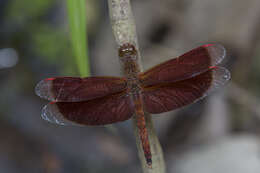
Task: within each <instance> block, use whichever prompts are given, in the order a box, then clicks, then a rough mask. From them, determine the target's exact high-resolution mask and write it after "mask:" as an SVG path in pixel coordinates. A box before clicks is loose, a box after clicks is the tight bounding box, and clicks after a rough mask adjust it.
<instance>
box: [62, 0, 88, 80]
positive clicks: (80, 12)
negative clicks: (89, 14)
mask: <svg viewBox="0 0 260 173" xmlns="http://www.w3.org/2000/svg"><path fill="white" fill-rule="evenodd" d="M67 9H68V19H69V26H70V35H71V41H72V48H73V51H74V54H75V58H76V64H77V66H78V70H79V74H80V76H82V77H86V76H89V75H90V67H89V60H88V46H87V21H86V0H67Z"/></svg>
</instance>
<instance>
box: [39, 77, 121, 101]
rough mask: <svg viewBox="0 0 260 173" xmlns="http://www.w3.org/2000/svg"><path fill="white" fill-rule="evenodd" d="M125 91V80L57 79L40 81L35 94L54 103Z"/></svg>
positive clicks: (103, 78) (102, 78)
mask: <svg viewBox="0 0 260 173" xmlns="http://www.w3.org/2000/svg"><path fill="white" fill-rule="evenodd" d="M124 89H126V80H125V79H124V78H117V77H87V78H79V77H57V78H48V79H44V80H42V81H40V82H39V83H38V84H37V86H36V88H35V92H36V94H37V95H38V96H40V97H41V98H44V99H47V100H50V101H55V102H79V101H85V100H91V99H95V98H99V97H103V96H106V95H108V94H113V93H117V92H120V91H123V90H124Z"/></svg>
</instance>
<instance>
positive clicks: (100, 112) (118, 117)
mask: <svg viewBox="0 0 260 173" xmlns="http://www.w3.org/2000/svg"><path fill="white" fill-rule="evenodd" d="M133 113H134V105H133V103H132V101H131V99H130V96H128V95H126V94H125V93H124V92H123V93H119V94H114V95H110V96H106V97H102V98H97V99H93V100H88V101H83V102H52V103H49V104H48V105H46V106H45V107H44V108H43V111H42V118H43V119H45V120H47V121H49V122H52V123H56V124H60V125H75V124H80V125H105V124H111V123H115V122H119V121H125V120H128V119H129V118H130V117H131V116H132V115H133Z"/></svg>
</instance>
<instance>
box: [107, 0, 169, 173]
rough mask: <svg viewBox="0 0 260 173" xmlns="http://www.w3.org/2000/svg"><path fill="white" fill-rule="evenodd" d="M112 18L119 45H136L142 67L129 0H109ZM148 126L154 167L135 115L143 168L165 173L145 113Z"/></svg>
mask: <svg viewBox="0 0 260 173" xmlns="http://www.w3.org/2000/svg"><path fill="white" fill-rule="evenodd" d="M108 3H109V12H110V20H111V25H112V29H113V33H114V36H115V40H116V43H117V44H118V46H120V45H123V44H125V43H130V44H133V45H135V47H136V49H137V52H138V56H139V62H138V65H139V67H140V69H141V71H143V69H142V64H141V56H140V52H139V49H138V42H137V34H136V27H135V22H134V17H133V14H132V10H131V5H130V1H129V0H108ZM145 116H146V117H145V119H146V128H147V132H148V136H149V142H150V147H151V152H152V162H153V164H152V168H149V167H148V166H147V164H146V160H145V157H144V152H143V149H142V145H141V140H140V136H139V129H138V127H137V122H136V117H135V116H134V117H133V126H134V133H135V137H136V144H137V149H138V155H139V158H140V161H141V164H142V169H143V172H144V173H165V163H164V158H163V152H162V149H161V145H160V143H159V140H158V138H157V136H156V133H155V130H154V128H153V122H152V119H151V116H150V115H149V114H145Z"/></svg>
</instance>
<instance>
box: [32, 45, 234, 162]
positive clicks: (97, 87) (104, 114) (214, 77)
mask: <svg viewBox="0 0 260 173" xmlns="http://www.w3.org/2000/svg"><path fill="white" fill-rule="evenodd" d="M118 53H119V58H120V61H121V62H122V65H123V72H124V74H125V77H122V78H120V77H108V76H106V77H87V78H79V77H57V78H48V79H45V80H42V81H41V82H39V83H38V84H37V86H36V88H35V90H36V94H37V95H39V96H40V97H42V98H45V99H47V100H49V101H51V102H50V103H49V104H48V105H46V106H45V107H44V108H43V111H42V117H43V119H45V120H47V121H50V122H53V123H57V124H61V125H66V124H80V125H106V124H112V123H115V122H120V121H125V120H128V119H130V118H131V117H132V116H133V115H134V114H135V116H136V120H137V125H138V129H139V134H140V139H141V141H142V147H143V150H144V155H145V158H146V161H147V164H148V165H151V164H152V156H151V150H150V145H149V140H148V134H147V129H146V124H145V123H146V122H145V112H147V113H150V114H159V113H162V112H167V111H171V110H174V109H177V108H180V107H182V106H185V105H188V104H191V103H193V102H195V101H197V100H199V99H201V98H203V97H205V96H206V95H208V94H209V93H210V92H212V91H213V90H215V89H216V88H219V87H220V86H222V85H224V84H225V83H226V82H227V81H228V80H229V79H230V73H229V71H228V70H227V69H225V68H222V67H218V66H216V65H218V64H219V63H220V62H221V61H222V60H223V58H224V57H225V49H224V48H223V47H222V46H221V45H218V44H208V45H204V46H201V47H198V48H196V49H193V50H191V51H189V52H187V53H185V54H183V55H182V56H180V57H178V58H175V59H171V60H169V61H166V62H164V63H162V64H159V65H157V66H155V67H153V68H151V69H149V70H147V71H146V72H140V69H139V66H138V63H137V61H138V54H137V51H136V49H135V47H134V46H133V45H131V44H125V45H122V46H121V47H120V48H119V52H118Z"/></svg>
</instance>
